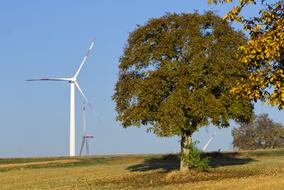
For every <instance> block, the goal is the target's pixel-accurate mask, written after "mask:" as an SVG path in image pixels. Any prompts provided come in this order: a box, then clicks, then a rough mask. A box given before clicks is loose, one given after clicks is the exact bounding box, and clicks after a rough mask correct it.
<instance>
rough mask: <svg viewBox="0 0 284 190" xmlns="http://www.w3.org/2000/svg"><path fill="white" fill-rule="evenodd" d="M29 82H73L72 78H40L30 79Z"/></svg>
mask: <svg viewBox="0 0 284 190" xmlns="http://www.w3.org/2000/svg"><path fill="white" fill-rule="evenodd" d="M27 81H71V79H70V78H39V79H28V80H27Z"/></svg>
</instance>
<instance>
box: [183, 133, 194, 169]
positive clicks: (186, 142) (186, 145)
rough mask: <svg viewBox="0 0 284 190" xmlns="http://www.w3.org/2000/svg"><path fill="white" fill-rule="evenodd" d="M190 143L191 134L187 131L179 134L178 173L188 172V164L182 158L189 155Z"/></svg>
mask: <svg viewBox="0 0 284 190" xmlns="http://www.w3.org/2000/svg"><path fill="white" fill-rule="evenodd" d="M191 143H192V138H191V133H190V132H189V131H182V133H181V141H180V145H181V159H180V171H183V172H187V171H189V165H188V163H187V162H186V161H185V160H184V159H183V158H184V157H186V158H188V156H189V154H190V148H189V146H190V144H191Z"/></svg>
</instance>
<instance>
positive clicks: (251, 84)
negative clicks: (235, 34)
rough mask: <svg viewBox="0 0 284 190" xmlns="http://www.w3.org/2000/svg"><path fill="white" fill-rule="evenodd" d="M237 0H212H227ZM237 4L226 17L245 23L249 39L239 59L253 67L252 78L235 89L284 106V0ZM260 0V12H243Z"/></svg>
mask: <svg viewBox="0 0 284 190" xmlns="http://www.w3.org/2000/svg"><path fill="white" fill-rule="evenodd" d="M232 1H234V0H209V2H215V3H218V2H219V3H226V2H232ZM234 2H235V3H236V6H235V7H233V8H232V9H231V11H230V12H229V13H228V14H227V15H226V16H225V19H227V20H231V21H236V22H239V23H241V24H243V28H244V30H246V31H247V32H248V34H249V37H250V39H249V41H248V42H247V43H246V44H245V45H243V46H242V47H241V48H240V50H241V51H242V53H243V56H242V57H241V59H240V61H241V62H242V63H243V64H244V65H246V66H247V67H248V70H249V71H250V77H249V81H246V80H244V81H243V82H241V83H240V85H238V86H237V87H236V88H234V89H233V90H232V92H233V93H236V94H240V95H242V96H243V97H246V98H249V99H251V100H258V99H261V100H263V101H268V102H269V103H270V104H271V105H277V106H278V107H279V108H280V109H282V108H284V1H283V0H275V1H267V0H235V1H234ZM253 4H260V5H261V6H262V9H261V10H260V11H259V14H258V15H254V16H253V15H249V16H244V14H242V10H243V8H244V7H247V6H252V8H253Z"/></svg>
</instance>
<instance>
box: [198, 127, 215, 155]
mask: <svg viewBox="0 0 284 190" xmlns="http://www.w3.org/2000/svg"><path fill="white" fill-rule="evenodd" d="M216 135H217V131H215V132H214V134H213V135H212V136H211V137H210V138H209V140H208V141H207V143H206V144H205V145H204V147H203V148H202V150H203V151H205V150H206V149H207V147H208V146H209V144H210V143H211V141H212V140H213V139H214V137H215V136H216Z"/></svg>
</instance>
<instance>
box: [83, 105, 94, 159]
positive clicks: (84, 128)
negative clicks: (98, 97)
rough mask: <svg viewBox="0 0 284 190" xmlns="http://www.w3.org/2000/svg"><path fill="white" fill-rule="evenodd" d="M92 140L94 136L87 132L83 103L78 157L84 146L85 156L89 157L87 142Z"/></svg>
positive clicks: (85, 109)
mask: <svg viewBox="0 0 284 190" xmlns="http://www.w3.org/2000/svg"><path fill="white" fill-rule="evenodd" d="M92 138H94V136H93V135H92V134H91V133H88V132H87V107H86V104H85V103H84V104H83V140H82V144H81V148H80V156H82V153H83V149H84V146H85V150H86V155H87V156H89V155H90V152H89V140H91V139H92Z"/></svg>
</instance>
